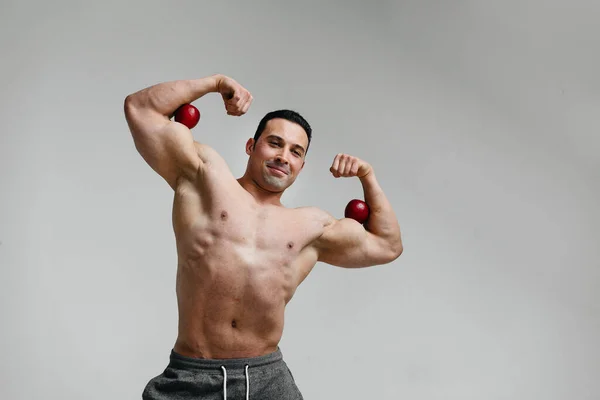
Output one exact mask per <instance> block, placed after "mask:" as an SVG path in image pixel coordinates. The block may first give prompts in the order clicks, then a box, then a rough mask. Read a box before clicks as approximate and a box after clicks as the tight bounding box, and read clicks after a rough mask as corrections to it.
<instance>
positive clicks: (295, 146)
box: [246, 118, 308, 192]
mask: <svg viewBox="0 0 600 400" xmlns="http://www.w3.org/2000/svg"><path fill="white" fill-rule="evenodd" d="M307 147H308V136H307V135H306V132H305V131H304V129H303V128H302V127H301V126H300V125H298V124H296V123H294V122H290V121H288V120H286V119H281V118H275V119H272V120H270V121H269V122H267V125H266V127H265V130H264V131H263V133H262V135H261V136H260V137H259V138H258V141H257V142H256V143H254V140H253V139H250V140H249V141H248V143H247V144H246V153H247V154H248V155H249V156H250V160H249V162H248V163H249V168H250V173H251V176H252V178H253V179H254V181H255V182H257V183H258V184H259V186H261V187H262V188H263V189H265V190H268V191H271V192H281V191H283V190H285V189H287V188H288V187H289V186H290V185H291V184H292V183H294V181H295V180H296V178H297V177H298V174H299V173H300V171H301V170H302V168H303V167H304V156H305V153H306V149H307Z"/></svg>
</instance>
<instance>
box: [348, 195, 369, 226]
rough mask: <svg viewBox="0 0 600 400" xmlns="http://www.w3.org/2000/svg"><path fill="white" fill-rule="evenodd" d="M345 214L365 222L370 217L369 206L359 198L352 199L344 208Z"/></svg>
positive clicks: (362, 222)
mask: <svg viewBox="0 0 600 400" xmlns="http://www.w3.org/2000/svg"><path fill="white" fill-rule="evenodd" d="M344 216H345V217H346V218H352V219H354V220H356V221H358V222H359V223H361V224H364V223H365V222H366V221H367V219H368V218H369V206H368V205H367V203H365V202H364V201H362V200H359V199H353V200H350V202H348V205H347V206H346V209H345V210H344Z"/></svg>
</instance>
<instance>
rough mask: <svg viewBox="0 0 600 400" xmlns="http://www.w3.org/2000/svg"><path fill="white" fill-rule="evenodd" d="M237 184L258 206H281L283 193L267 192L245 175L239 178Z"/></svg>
mask: <svg viewBox="0 0 600 400" xmlns="http://www.w3.org/2000/svg"><path fill="white" fill-rule="evenodd" d="M237 181H238V183H239V184H240V185H241V186H242V187H243V188H244V189H246V191H247V192H248V193H250V194H251V195H252V196H253V197H254V198H255V199H256V201H257V202H259V203H260V204H271V205H275V206H282V204H281V196H282V195H283V191H281V192H271V191H268V190H266V189H264V188H262V187H261V186H259V185H258V183H256V181H255V180H254V179H252V178H251V177H249V176H248V175H247V174H244V176H242V177H241V178H238V180H237Z"/></svg>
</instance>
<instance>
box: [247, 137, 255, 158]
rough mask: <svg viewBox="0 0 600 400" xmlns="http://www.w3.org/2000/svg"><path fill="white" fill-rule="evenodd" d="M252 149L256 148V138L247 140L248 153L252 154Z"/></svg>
mask: <svg viewBox="0 0 600 400" xmlns="http://www.w3.org/2000/svg"><path fill="white" fill-rule="evenodd" d="M252 150H254V138H250V139H248V141H247V142H246V154H248V155H250V153H252Z"/></svg>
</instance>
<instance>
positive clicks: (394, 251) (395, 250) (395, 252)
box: [388, 240, 404, 262]
mask: <svg viewBox="0 0 600 400" xmlns="http://www.w3.org/2000/svg"><path fill="white" fill-rule="evenodd" d="M403 251H404V246H403V245H402V241H401V240H398V241H396V242H394V243H392V244H391V246H390V249H389V257H388V260H389V261H388V262H392V261H395V260H397V259H398V257H400V256H401V255H402V252H403Z"/></svg>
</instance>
